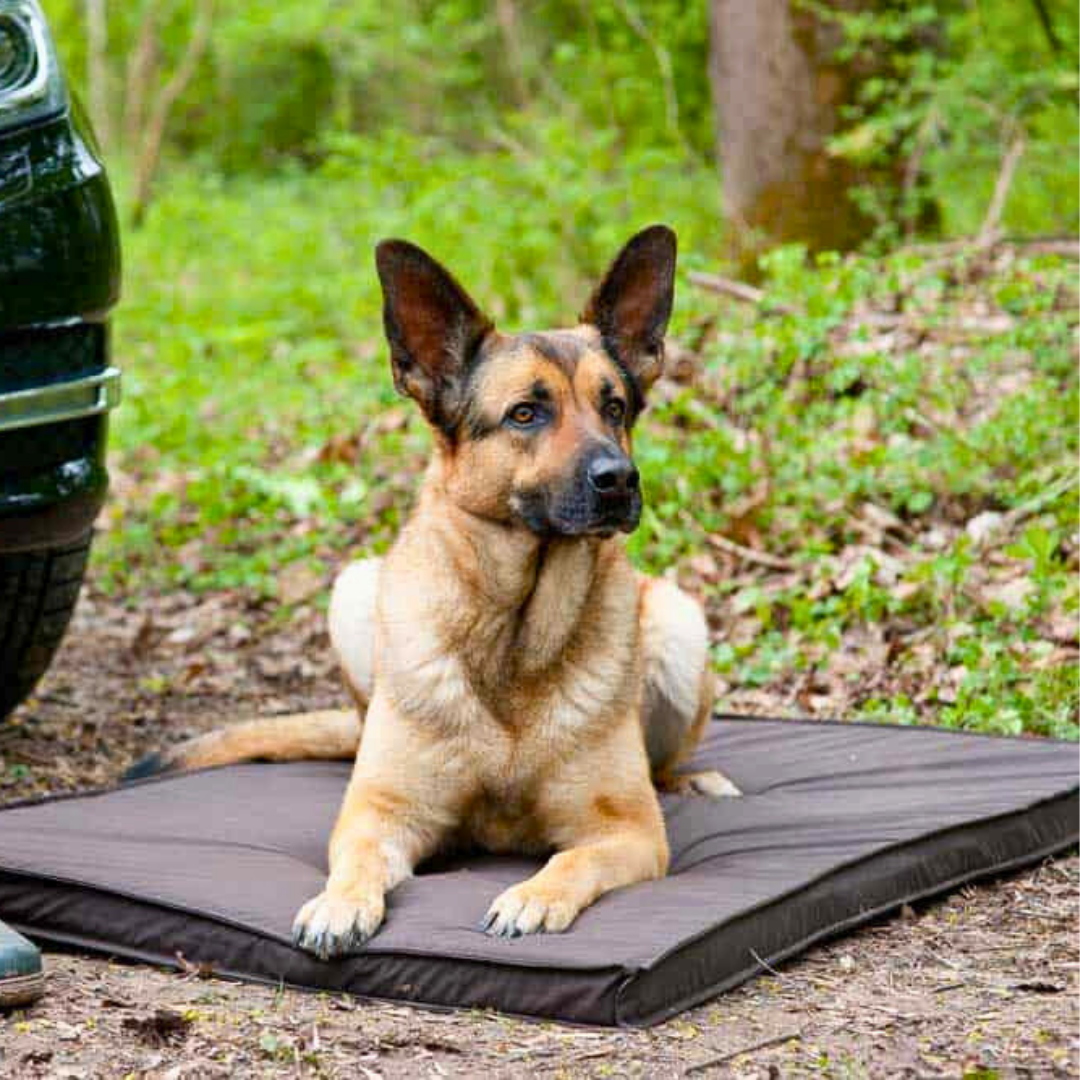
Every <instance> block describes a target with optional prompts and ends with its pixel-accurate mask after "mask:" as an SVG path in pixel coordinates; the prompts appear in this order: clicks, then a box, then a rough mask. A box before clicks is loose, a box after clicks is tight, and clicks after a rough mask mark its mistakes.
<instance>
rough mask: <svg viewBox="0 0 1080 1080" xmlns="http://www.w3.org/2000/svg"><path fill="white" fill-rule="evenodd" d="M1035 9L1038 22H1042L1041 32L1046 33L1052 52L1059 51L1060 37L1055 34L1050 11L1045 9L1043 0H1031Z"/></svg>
mask: <svg viewBox="0 0 1080 1080" xmlns="http://www.w3.org/2000/svg"><path fill="white" fill-rule="evenodd" d="M1031 3H1032V5H1033V6H1034V8H1035V11H1036V12H1037V13H1038V16H1039V22H1040V23H1042V28H1043V33H1044V34H1045V35H1046V41H1047V43H1048V44H1049V46H1050V49H1051V51H1052V52H1056V53H1059V52H1061V38H1059V37H1058V36H1057V31H1056V30H1055V29H1054V22H1053V20H1052V19H1051V18H1050V12H1049V11H1048V10H1047V7H1046V4H1045V2H1044V0H1031Z"/></svg>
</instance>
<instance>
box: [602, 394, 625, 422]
mask: <svg viewBox="0 0 1080 1080" xmlns="http://www.w3.org/2000/svg"><path fill="white" fill-rule="evenodd" d="M604 415H605V416H606V417H607V418H608V419H609V420H610V421H611V422H612V423H613V424H621V423H622V422H623V418H624V417H625V416H626V406H625V405H624V404H623V403H622V402H621V401H620V400H619V399H618V398H612V399H611V400H610V401H609V402H608V403H607V404H606V405H605V406H604Z"/></svg>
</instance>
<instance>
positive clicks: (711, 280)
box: [687, 270, 798, 315]
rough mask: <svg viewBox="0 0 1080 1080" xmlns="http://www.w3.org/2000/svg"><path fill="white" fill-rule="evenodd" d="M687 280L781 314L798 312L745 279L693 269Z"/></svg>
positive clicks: (795, 313) (707, 290)
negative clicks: (770, 297)
mask: <svg viewBox="0 0 1080 1080" xmlns="http://www.w3.org/2000/svg"><path fill="white" fill-rule="evenodd" d="M687 280H688V281H689V282H690V284H691V285H696V286H697V287H698V288H699V289H705V290H706V292H714V293H719V294H720V295H721V296H730V297H731V298H732V299H734V300H741V301H742V302H743V303H744V304H756V305H758V306H759V307H761V308H762V309H763V310H764V311H769V312H776V313H778V314H780V315H797V314H798V312H797V311H796V309H795V308H793V307H791V306H790V305H789V304H783V303H780V302H778V301H776V300H770V299H769V298H768V295H767V294H766V293H765V292H764V291H763V290H761V289H758V288H756V287H755V286H753V285H747V283H746V282H745V281H735V280H734V279H732V278H726V277H721V276H720V275H719V274H704V273H702V272H701V271H699V270H691V271H690V273H689V274H687Z"/></svg>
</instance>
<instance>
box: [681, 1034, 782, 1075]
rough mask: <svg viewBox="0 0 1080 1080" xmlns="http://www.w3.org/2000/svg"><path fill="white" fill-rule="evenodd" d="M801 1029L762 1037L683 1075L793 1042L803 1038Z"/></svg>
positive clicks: (703, 1062) (697, 1066)
mask: <svg viewBox="0 0 1080 1080" xmlns="http://www.w3.org/2000/svg"><path fill="white" fill-rule="evenodd" d="M801 1038H802V1032H801V1031H788V1032H785V1033H784V1034H783V1035H774V1036H773V1037H772V1038H771V1039H762V1040H761V1042H756V1043H753V1044H751V1045H750V1046H744V1047H743V1048H742V1049H741V1050H732V1051H731V1053H730V1054H721V1055H720V1057H715V1058H709V1060H708V1061H699V1062H698V1063H697V1064H696V1065H691V1066H690V1068H688V1069H687V1070H686V1072H684V1073H683V1076H693V1075H694V1074H695V1073H700V1072H705V1070H706V1069H715V1068H716V1067H717V1066H719V1065H726V1064H727V1063H728V1062H729V1061H734V1060H735V1059H736V1058H737V1057H742V1056H743V1054H752V1053H753V1052H754V1051H755V1050H767V1049H768V1048H769V1047H770V1046H779V1045H780V1044H781V1043H786V1042H791V1040H792V1039H801Z"/></svg>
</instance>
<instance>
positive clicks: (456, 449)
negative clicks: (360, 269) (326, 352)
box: [376, 225, 675, 536]
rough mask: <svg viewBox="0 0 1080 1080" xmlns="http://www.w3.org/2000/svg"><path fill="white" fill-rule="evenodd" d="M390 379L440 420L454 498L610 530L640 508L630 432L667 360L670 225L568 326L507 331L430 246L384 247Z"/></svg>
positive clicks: (556, 528) (535, 526) (616, 268)
mask: <svg viewBox="0 0 1080 1080" xmlns="http://www.w3.org/2000/svg"><path fill="white" fill-rule="evenodd" d="M376 265H377V267H378V271H379V279H380V281H381V282H382V287H383V298H384V309H383V316H384V321H385V325H386V336H387V338H388V340H389V342H390V357H391V363H392V366H393V369H394V382H395V384H396V386H397V387H398V389H399V390H400V391H402V392H403V393H406V394H408V395H409V396H410V397H412V398H414V399H415V400H416V401H417V403H418V404H419V405H420V407H421V409H423V411H424V415H425V416H426V417H427V419H428V421H429V422H430V423H431V425H432V427H433V428H434V429H435V431H436V434H437V437H438V439H439V443H440V448H441V455H442V458H443V466H444V467H443V482H444V485H445V488H446V492H447V495H448V496H449V497H450V498H451V499H453V500H454V502H455V503H457V504H458V505H459V506H461V507H462V508H463V509H465V510H468V511H470V512H471V513H474V514H478V515H480V516H482V517H485V518H488V519H491V520H495V521H500V522H504V523H507V524H521V525H523V526H525V527H526V528H528V529H530V530H531V531H532V532H534V533H537V534H538V535H541V536H552V535H560V536H580V535H585V534H593V535H600V536H610V535H612V534H613V533H615V532H616V531H617V530H620V529H621V530H623V531H625V532H630V531H632V530H633V529H634V528H635V527H636V526H637V523H638V520H639V518H640V516H641V490H640V486H639V483H638V472H637V469H636V468H635V467H634V463H633V461H632V460H631V449H630V433H631V429H632V428H633V424H634V421H635V420H636V418H637V416H638V414H639V413H640V412H641V410H642V408H643V406H644V404H645V393H646V392H647V390H648V388H649V387H650V386H651V385H652V383H653V382H654V381H655V380H656V378H657V376H658V375H659V374H660V372H661V369H662V368H663V356H664V353H663V346H664V332H665V330H666V328H667V322H668V317H669V316H670V314H671V304H672V298H673V291H674V273H675V234H674V233H673V232H672V231H671V230H670V229H668V228H666V227H664V226H662V225H654V226H652V227H651V228H648V229H645V230H644V231H643V232H640V233H638V234H637V235H636V236H635V237H634V238H633V239H632V240H630V242H629V243H628V244H627V245H626V246H625V247H624V248H623V249H622V251H621V252H620V253H619V255H618V256H617V258H616V259H615V261H614V263H612V265H611V268H610V269H609V270H608V272H607V274H606V275H605V276H604V279H603V280H602V281H601V283H600V284H599V286H598V287H597V289H596V291H595V292H594V293H593V295H592V298H591V299H590V300H589V302H588V304H587V305H586V308H585V311H584V313H583V314H582V316H581V320H580V324H579V325H578V326H576V327H574V328H573V329H567V330H551V331H547V332H544V333H529V334H514V335H504V334H500V333H499V332H498V331H496V330H495V328H494V326H493V324H492V323H491V321H490V320H489V319H487V318H486V317H485V316H484V315H483V314H482V313H481V312H480V310H479V308H477V306H476V304H475V303H473V301H472V300H471V299H470V298H469V296H468V294H467V293H466V292H465V291H464V289H462V288H461V286H460V285H459V284H458V283H457V282H456V281H455V280H454V279H453V277H452V276H451V275H450V274H449V273H448V272H447V271H446V270H445V269H443V267H442V266H440V265H439V264H438V263H437V262H436V261H435V260H434V259H432V258H431V256H430V255H428V254H427V253H426V252H424V251H422V250H421V249H420V248H418V247H416V246H415V245H413V244H410V243H407V242H405V241H403V240H387V241H384V242H383V243H381V244H380V245H379V246H378V248H377V249H376Z"/></svg>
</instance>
